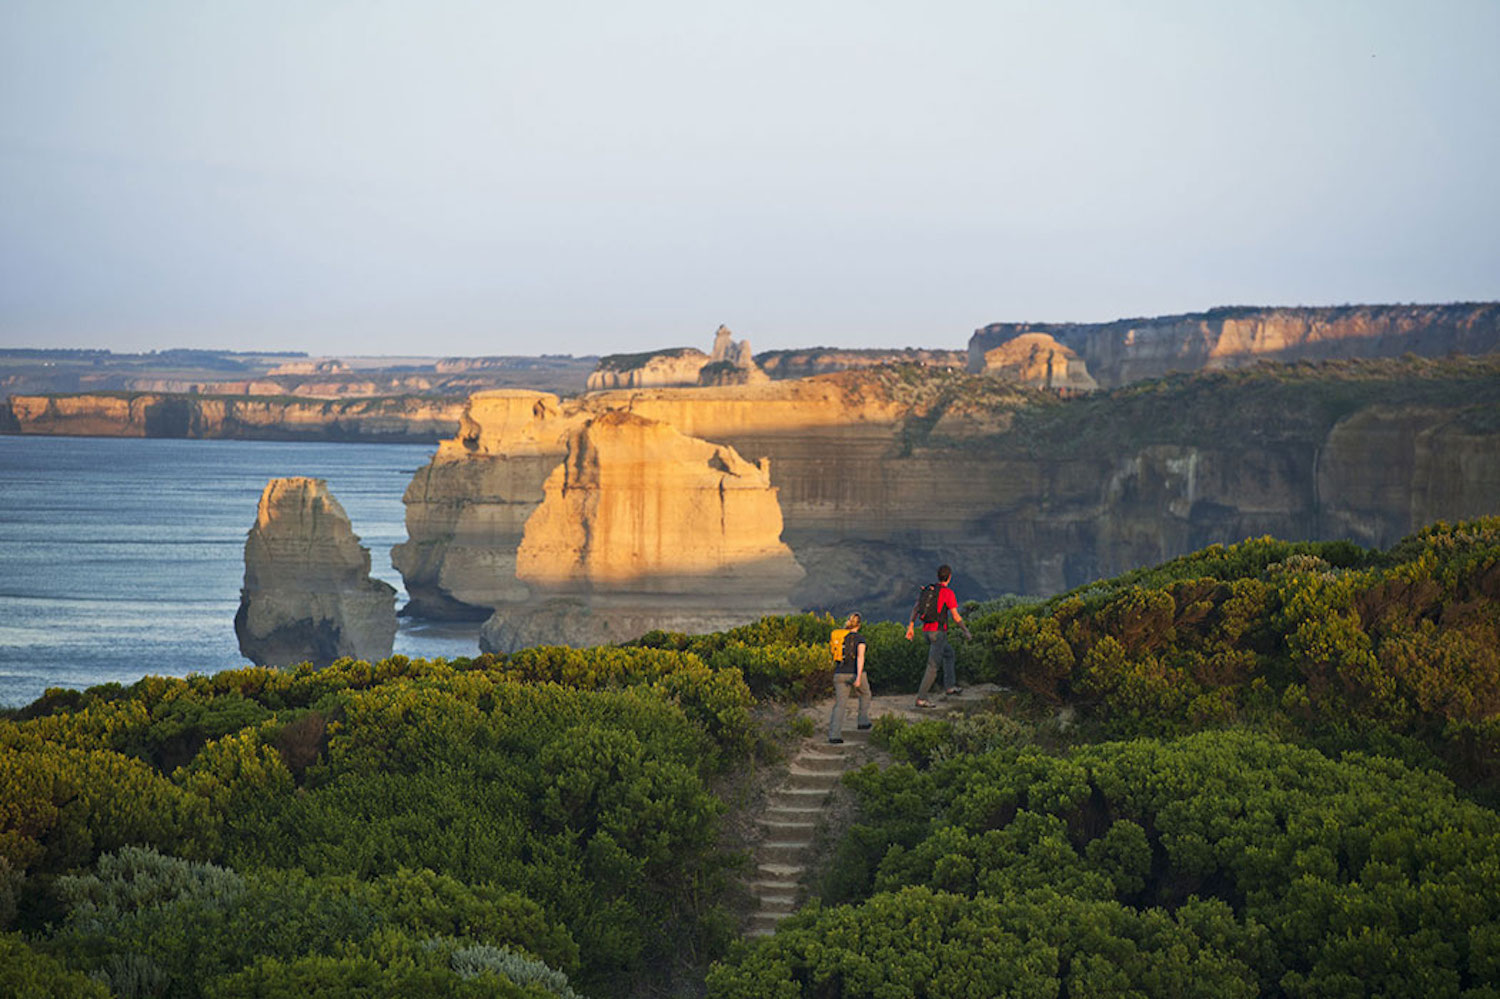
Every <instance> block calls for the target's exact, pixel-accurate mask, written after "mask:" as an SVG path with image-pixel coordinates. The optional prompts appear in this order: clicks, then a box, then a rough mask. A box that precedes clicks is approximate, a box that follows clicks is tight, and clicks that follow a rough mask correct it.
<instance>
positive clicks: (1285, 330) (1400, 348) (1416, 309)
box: [968, 302, 1500, 388]
mask: <svg viewBox="0 0 1500 999" xmlns="http://www.w3.org/2000/svg"><path fill="white" fill-rule="evenodd" d="M1026 334H1045V335H1047V336H1050V337H1052V338H1053V339H1054V340H1056V342H1057V343H1059V344H1061V345H1062V346H1064V347H1067V348H1068V349H1070V350H1073V351H1075V352H1077V354H1078V355H1079V356H1080V357H1081V358H1082V359H1083V361H1084V363H1085V364H1086V365H1087V368H1088V371H1089V373H1090V375H1092V377H1093V378H1094V379H1096V380H1097V381H1098V383H1099V384H1100V385H1102V386H1104V387H1106V388H1109V387H1114V386H1118V385H1124V384H1127V383H1129V382H1134V381H1140V380H1142V379H1146V378H1157V377H1160V376H1162V375H1165V374H1167V373H1169V372H1174V371H1177V372H1186V371H1199V370H1205V369H1208V370H1213V369H1223V368H1234V367H1241V366H1244V365H1248V364H1254V363H1256V362H1257V361H1260V360H1272V361H1297V360H1329V359H1335V358H1355V357H1364V358H1369V357H1399V356H1401V355H1403V354H1407V353H1413V354H1417V355H1419V356H1423V357H1442V356H1444V355H1447V354H1452V353H1462V354H1484V353H1488V352H1490V351H1495V350H1500V303H1494V302H1490V303H1481V304H1463V305H1370V306H1340V307H1336V308H1266V309H1257V308H1224V309H1213V310H1210V311H1208V312H1202V313H1193V314H1190V315H1182V316H1161V317H1157V318H1154V319H1122V320H1117V321H1115V322H1110V323H995V324H993V325H990V326H986V327H984V328H983V329H979V330H976V331H975V333H974V335H973V337H971V338H970V340H969V360H968V366H969V370H970V371H975V372H978V371H982V370H984V367H985V355H986V354H987V353H988V352H989V351H991V350H993V349H995V348H996V347H999V346H1001V345H1003V344H1005V343H1007V342H1009V341H1012V340H1015V339H1016V338H1017V337H1020V336H1023V335H1026Z"/></svg>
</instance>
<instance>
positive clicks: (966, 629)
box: [964, 625, 974, 642]
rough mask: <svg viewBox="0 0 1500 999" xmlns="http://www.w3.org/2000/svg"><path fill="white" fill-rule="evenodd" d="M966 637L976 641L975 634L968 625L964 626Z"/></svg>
mask: <svg viewBox="0 0 1500 999" xmlns="http://www.w3.org/2000/svg"><path fill="white" fill-rule="evenodd" d="M964 638H965V639H966V640H968V641H970V642H972V641H974V634H973V633H972V632H971V631H969V627H968V625H965V626H964Z"/></svg>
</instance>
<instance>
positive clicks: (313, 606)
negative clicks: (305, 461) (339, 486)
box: [234, 478, 396, 666]
mask: <svg viewBox="0 0 1500 999" xmlns="http://www.w3.org/2000/svg"><path fill="white" fill-rule="evenodd" d="M234 632H235V635H236V636H237V637H238V638H239V643H240V652H241V653H243V654H244V656H245V657H246V658H247V659H249V660H250V661H251V662H253V663H255V664H256V665H257V666H266V665H276V666H285V665H288V664H292V663H300V662H304V661H307V662H312V663H314V664H316V665H319V666H326V665H328V664H329V663H331V662H333V661H334V660H335V659H339V658H341V657H343V656H350V657H353V658H355V659H366V660H369V661H372V662H373V661H375V660H378V659H383V658H385V657H387V656H389V655H390V654H391V647H392V645H393V643H394V640H395V637H396V591H395V589H394V588H393V587H392V586H391V585H390V584H389V583H384V582H381V581H380V580H378V579H372V578H371V577H370V552H369V549H367V548H365V547H364V546H363V545H361V544H360V543H359V538H358V537H357V536H356V535H355V534H354V530H353V528H352V527H351V526H350V524H349V517H348V515H347V514H346V513H345V512H344V508H343V507H342V506H340V505H339V502H338V500H336V499H334V498H333V494H332V493H331V492H329V490H328V483H327V482H325V481H324V480H322V479H311V478H282V479H272V480H271V481H270V482H269V483H267V484H266V488H265V490H264V491H263V492H262V493H261V496H260V503H259V505H258V507H257V509H256V516H255V524H254V526H252V527H251V528H250V534H249V536H248V537H247V538H246V540H245V585H244V587H243V589H241V590H240V608H239V612H238V613H236V614H235V618H234Z"/></svg>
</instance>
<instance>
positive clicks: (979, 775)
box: [0, 518, 1500, 999]
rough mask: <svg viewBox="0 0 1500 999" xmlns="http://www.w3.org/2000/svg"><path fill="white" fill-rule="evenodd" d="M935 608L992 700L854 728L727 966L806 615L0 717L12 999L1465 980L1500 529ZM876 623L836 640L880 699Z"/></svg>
mask: <svg viewBox="0 0 1500 999" xmlns="http://www.w3.org/2000/svg"><path fill="white" fill-rule="evenodd" d="M966 617H967V618H968V621H969V624H970V627H971V629H972V631H973V634H974V640H973V641H971V642H963V643H961V644H960V645H959V655H960V664H959V670H960V675H961V676H962V677H964V679H965V680H966V681H990V682H998V683H1000V684H1002V685H1003V687H1004V688H1007V689H1006V690H1004V691H1003V692H1002V693H1001V694H999V695H998V696H996V697H994V698H992V699H988V700H981V699H979V698H973V697H969V698H965V699H962V700H961V703H962V704H963V707H961V708H959V709H958V710H955V711H954V712H951V713H948V714H946V715H944V716H943V717H931V718H925V719H922V720H918V721H902V720H900V719H899V718H898V717H896V716H894V715H888V716H885V717H882V718H880V719H878V720H877V722H876V725H875V730H874V733H873V736H874V738H873V744H874V746H875V747H876V749H877V752H876V754H875V755H876V758H875V762H872V763H870V764H868V765H867V766H865V767H863V768H862V769H858V770H855V771H852V772H850V773H848V774H847V775H846V777H845V784H846V786H847V787H848V788H849V789H850V791H852V793H853V795H854V797H855V800H856V801H857V803H858V804H857V810H856V813H855V815H854V816H853V824H852V825H847V824H842V823H837V824H833V825H829V826H827V829H828V835H829V836H830V837H832V840H833V842H831V843H830V851H831V852H830V855H829V858H828V860H827V862H826V863H825V864H823V865H822V866H821V867H820V868H819V869H818V870H817V871H815V872H812V873H810V874H809V875H808V876H807V878H806V880H805V882H804V884H803V885H802V889H803V891H805V892H806V895H805V899H804V901H803V903H802V905H801V908H800V911H799V912H798V913H797V914H795V915H793V916H792V917H791V918H789V919H787V920H785V921H784V922H782V923H781V924H780V926H779V928H778V929H777V930H776V932H775V934H774V935H772V936H770V937H767V938H748V939H743V940H741V939H738V937H739V933H738V923H737V921H736V918H735V913H736V912H738V911H740V908H739V907H741V906H742V902H743V889H740V888H737V887H736V884H737V878H736V877H735V873H736V871H742V870H743V869H744V868H743V864H744V859H743V858H744V854H743V844H739V843H736V842H735V841H733V840H730V839H726V838H725V836H724V835H723V832H724V830H725V828H727V827H728V822H727V818H728V815H727V813H728V812H729V811H730V810H735V811H737V812H743V810H745V809H754V808H755V807H756V804H755V802H756V799H754V798H753V797H750V798H747V797H744V796H743V794H742V789H743V787H744V783H743V781H744V779H745V777H746V775H749V774H753V773H755V772H758V771H761V770H768V769H775V768H778V767H784V766H785V765H786V764H785V756H784V755H782V754H783V753H784V752H785V751H786V748H787V747H789V746H792V745H795V744H796V742H795V739H796V737H795V736H794V735H793V733H794V732H795V731H796V730H797V729H796V726H795V725H792V726H791V727H788V718H789V717H790V715H789V713H790V712H794V711H796V710H797V709H798V708H799V707H802V706H804V705H807V704H808V703H816V702H817V699H818V698H822V697H826V695H827V693H828V689H829V670H828V665H829V664H828V659H827V656H828V653H827V643H828V639H829V635H830V633H831V631H832V629H833V627H834V624H835V622H834V621H833V619H832V618H829V617H826V616H825V617H819V616H814V615H810V614H800V615H791V616H786V617H773V618H765V619H763V620H761V621H758V622H756V623H754V624H750V625H746V626H742V627H738V628H734V629H731V630H729V631H725V632H719V633H715V634H710V635H693V636H690V635H678V634H669V633H663V632H656V633H653V634H650V635H647V636H645V637H643V638H642V639H641V640H639V641H637V642H635V643H632V644H631V645H628V646H605V647H599V648H594V649H583V650H575V649H565V648H556V647H543V648H533V649H523V650H521V651H518V652H515V653H511V654H508V655H486V656H480V657H478V658H473V659H467V658H464V659H456V660H453V661H450V662H445V661H441V660H437V661H425V660H416V661H413V660H408V659H406V658H405V657H401V656H395V657H391V658H389V659H385V660H382V661H380V662H378V663H365V662H358V661H354V660H349V659H344V660H340V661H338V662H335V663H334V664H333V665H332V666H330V667H328V668H326V669H321V670H319V669H313V668H311V667H310V666H307V665H303V666H300V667H296V668H292V669H286V670H278V669H264V668H245V669H238V670H231V671H226V672H223V673H219V674H215V675H213V676H190V677H187V678H185V679H167V678H162V677H154V676H148V677H146V678H144V679H142V680H141V681H139V682H137V683H135V684H133V685H131V686H129V687H122V686H120V685H106V686H102V687H96V688H92V689H90V690H88V691H70V690H52V691H49V692H48V693H47V694H46V695H44V696H43V697H42V698H41V699H39V700H38V701H36V702H34V703H33V704H31V705H29V706H27V707H26V708H23V709H20V710H17V711H11V712H5V713H3V714H0V993H3V994H6V995H17V996H28V997H29V996H88V997H99V999H103V997H106V996H116V997H135V996H145V995H171V996H184V997H199V996H202V997H209V999H228V997H241V996H244V997H251V996H255V997H287V999H291V997H294V996H305V995H319V996H323V997H331V999H343V997H350V999H353V997H355V996H369V995H382V996H387V995H388V996H396V995H416V996H425V995H454V996H464V997H508V999H509V997H527V999H546V997H560V999H570V997H575V996H578V995H590V996H596V997H600V996H641V997H645V996H653V995H664V994H671V995H694V996H705V995H706V996H708V997H712V999H751V997H756V999H759V997H763V996H779V997H780V996H784V997H803V996H806V997H815V996H830V995H839V996H903V995H927V996H943V997H947V996H969V995H996V996H998V995H1064V994H1066V995H1084V994H1089V995H1122V994H1130V995H1139V996H1144V997H1150V999H1180V997H1181V996H1184V995H1192V996H1216V997H1217V996H1225V997H1245V999H1248V997H1251V996H1266V997H1272V999H1294V997H1295V999H1304V997H1307V999H1310V997H1315V996H1328V995H1351V996H1355V995H1372V994H1378V995H1383V996H1398V997H1411V999H1433V997H1453V999H1492V997H1493V996H1494V995H1495V994H1496V993H1495V991H1494V985H1493V983H1494V982H1496V981H1497V980H1500V876H1497V872H1496V868H1495V863H1494V858H1495V856H1496V855H1497V853H1500V814H1497V812H1496V811H1495V810H1494V808H1493V803H1494V802H1495V801H1496V800H1500V658H1497V656H1500V651H1497V650H1500V519H1497V518H1488V519H1482V520H1476V521H1471V522H1466V523H1461V524H1452V525H1448V524H1436V525H1433V526H1431V527H1429V528H1426V529H1424V530H1422V531H1420V532H1418V533H1416V534H1414V535H1412V536H1411V537H1409V538H1407V539H1405V540H1404V541H1402V542H1401V543H1399V544H1397V545H1395V546H1392V547H1391V548H1389V549H1385V550H1370V549H1363V548H1360V547H1358V546H1355V545H1351V544H1349V543H1347V542H1338V543H1314V542H1307V543H1288V542H1282V541H1277V540H1274V539H1270V538H1265V539H1260V540H1254V541H1247V542H1244V543H1242V544H1239V545H1233V546H1214V547H1213V548H1210V549H1206V550H1204V551H1201V552H1197V553H1194V554H1193V555H1190V556H1185V557H1183V558H1180V559H1176V560H1173V561H1172V562H1169V563H1165V564H1163V565H1160V566H1156V567H1153V568H1152V569H1149V570H1143V571H1141V572H1138V573H1134V574H1130V575H1128V576H1125V577H1120V578H1117V579H1113V580H1106V581H1103V582H1101V583H1098V584H1094V585H1093V586H1091V587H1089V588H1086V589H1084V590H1079V591H1074V592H1071V593H1067V594H1063V595H1061V596H1059V597H1057V598H1055V599H1052V600H1049V601H1043V602H1014V601H1011V602H1005V603H1004V604H996V605H990V606H974V605H971V606H969V607H968V608H967V614H966ZM903 631H904V625H903V624H902V623H899V622H894V621H889V622H872V623H869V624H867V625H866V626H865V628H864V634H865V636H866V639H867V642H868V652H867V659H866V661H867V665H868V668H869V672H870V676H871V679H872V682H873V684H874V685H875V688H876V690H877V691H879V692H883V693H891V692H901V693H906V694H909V693H910V692H911V691H912V690H913V688H914V686H915V683H916V680H917V677H918V676H919V675H920V673H921V668H922V662H923V656H924V654H925V647H924V646H922V645H919V644H918V643H909V642H906V641H905V640H904V636H903ZM144 665H146V664H143V666H144ZM823 703H824V704H825V705H826V702H823ZM1060 709H1061V710H1060ZM819 710H820V711H826V706H825V707H822V708H820V709H819ZM814 713H816V712H814ZM737 789H740V790H737ZM738 817H739V818H740V819H745V818H746V816H745V815H743V814H741V815H739V816H738ZM746 824H749V823H748V822H740V823H738V824H737V825H736V827H737V828H738V827H742V826H744V825H746Z"/></svg>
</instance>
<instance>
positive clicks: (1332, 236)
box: [0, 0, 1500, 355]
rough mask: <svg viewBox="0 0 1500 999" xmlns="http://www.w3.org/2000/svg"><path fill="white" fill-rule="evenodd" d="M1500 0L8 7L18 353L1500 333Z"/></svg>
mask: <svg viewBox="0 0 1500 999" xmlns="http://www.w3.org/2000/svg"><path fill="white" fill-rule="evenodd" d="M1497 40H1500V0H1439V2H1415V0H1414V2H1396V0H1348V2H1336V0H1257V2H1254V3H1246V2H1233V3H1231V2H1222V0H1185V2H1165V0H1120V2H1106V0H1050V2H1048V0H980V2H956V0H955V2H946V0H923V2H915V0H913V2H902V3H893V2H884V0H796V2H781V0H757V2H754V3H750V2H747V0H741V2H737V3H720V2H715V0H631V2H628V3H622V2H619V0H605V2H575V0H532V2H527V3H516V2H509V0H487V2H480V0H473V2H465V0H403V2H391V0H360V2H337V0H254V2H240V0H214V2H208V3H205V2H203V0H184V2H168V0H131V2H128V3H124V2H118V0H92V2H81V0H38V2H32V0H5V2H4V3H3V4H0V347H37V346H57V347H93V348H98V347H103V348H108V349H111V350H115V351H140V350H152V349H167V348H176V347H197V348H226V349H239V350H304V351H307V352H309V353H313V354H319V355H327V354H341V353H342V354H358V355H380V354H390V355H412V354H421V355H482V354H539V353H570V354H575V355H585V354H596V353H616V352H624V351H636V350H647V349H654V348H658V347H665V346H677V345H694V346H700V347H703V348H704V349H706V347H707V345H708V344H709V343H711V341H712V336H713V331H714V330H715V328H717V327H718V326H719V325H720V324H721V323H722V324H725V325H727V326H729V327H730V329H732V330H733V331H734V333H735V335H736V336H738V337H748V338H749V339H750V340H751V343H752V345H753V347H754V348H755V349H756V350H766V349H779V348H791V347H800V346H814V345H826V346H848V347H855V346H871V347H878V346H889V347H903V346H927V347H946V348H960V347H963V346H964V345H966V343H967V341H968V338H969V335H970V333H971V332H972V331H973V330H974V329H975V328H976V327H979V326H982V325H985V324H987V323H990V322H1001V321H1053V322H1062V321H1078V322H1091V321H1106V320H1110V319H1115V318H1123V317H1132V316H1151V315H1163V314H1171V313H1181V312H1191V311H1198V310H1202V309H1206V308H1210V307H1213V306H1216V305H1231V304H1234V305H1338V304H1344V303H1354V302H1363V303H1387V302H1451V301H1490V300H1495V299H1497V298H1500V59H1496V58H1495V57H1494V51H1495V44H1496V42H1497Z"/></svg>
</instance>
